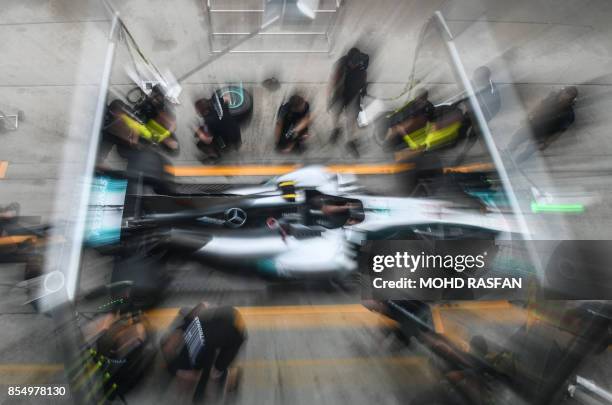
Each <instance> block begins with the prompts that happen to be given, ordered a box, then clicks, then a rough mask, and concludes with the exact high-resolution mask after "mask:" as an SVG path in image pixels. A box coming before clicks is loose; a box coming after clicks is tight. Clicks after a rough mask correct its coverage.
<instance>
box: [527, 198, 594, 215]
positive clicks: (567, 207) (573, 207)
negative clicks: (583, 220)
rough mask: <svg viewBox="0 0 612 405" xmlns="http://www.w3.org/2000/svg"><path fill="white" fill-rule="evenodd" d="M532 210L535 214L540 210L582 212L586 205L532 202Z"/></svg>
mask: <svg viewBox="0 0 612 405" xmlns="http://www.w3.org/2000/svg"><path fill="white" fill-rule="evenodd" d="M531 212H533V213H534V214H537V213H540V212H560V213H582V212H584V205H582V204H546V203H538V202H535V201H534V202H532V203H531Z"/></svg>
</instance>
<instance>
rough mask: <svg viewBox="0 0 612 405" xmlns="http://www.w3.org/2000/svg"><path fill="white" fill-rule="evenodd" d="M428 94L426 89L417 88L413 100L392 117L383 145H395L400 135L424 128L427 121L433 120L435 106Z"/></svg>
mask: <svg viewBox="0 0 612 405" xmlns="http://www.w3.org/2000/svg"><path fill="white" fill-rule="evenodd" d="M428 96H429V93H428V91H427V90H425V89H421V90H419V92H418V93H417V95H416V97H415V98H414V100H413V101H411V102H410V103H408V105H407V106H406V107H404V108H402V110H401V111H400V112H399V115H398V117H397V118H395V117H394V119H393V121H392V122H390V123H389V124H390V125H389V129H388V130H387V134H386V136H385V145H386V146H387V147H393V146H395V145H397V143H398V141H399V140H400V138H401V137H402V136H404V135H406V134H409V133H412V132H414V131H418V130H419V129H421V128H424V127H425V126H426V125H427V122H429V121H433V119H434V113H435V107H434V105H433V104H432V103H431V102H430V101H429V100H428ZM398 121H399V122H398Z"/></svg>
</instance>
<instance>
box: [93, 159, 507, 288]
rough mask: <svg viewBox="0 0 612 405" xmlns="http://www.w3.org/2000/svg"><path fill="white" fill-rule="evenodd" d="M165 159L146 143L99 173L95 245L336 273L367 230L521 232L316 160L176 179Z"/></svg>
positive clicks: (491, 216) (253, 267) (371, 233)
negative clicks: (209, 180) (256, 175)
mask: <svg viewBox="0 0 612 405" xmlns="http://www.w3.org/2000/svg"><path fill="white" fill-rule="evenodd" d="M164 166H165V162H164V161H163V159H162V158H161V156H159V155H157V154H152V153H149V152H146V153H144V154H143V155H142V156H140V157H139V159H137V160H132V161H130V164H129V166H128V169H127V171H126V172H123V173H106V176H108V175H109V174H110V175H112V176H114V177H115V178H114V179H111V178H110V177H107V178H105V179H103V183H104V182H105V183H104V184H106V186H104V187H106V189H105V188H104V187H100V185H98V189H97V192H96V193H95V194H94V198H95V199H96V200H95V201H93V202H92V204H91V206H92V216H91V217H92V218H96V219H95V221H93V222H91V224H90V229H89V234H88V235H89V237H88V241H87V242H88V243H89V244H90V245H94V246H96V247H97V248H100V249H103V248H108V246H114V247H115V248H117V247H123V248H126V249H127V250H129V251H134V248H135V245H136V247H137V249H138V251H140V252H142V251H143V250H147V249H149V250H150V251H151V252H157V253H159V252H163V254H165V255H177V254H178V255H180V256H181V257H190V258H193V259H196V260H201V261H203V262H206V263H208V264H212V265H214V266H215V267H221V268H224V269H241V270H246V269H249V271H250V272H253V271H255V272H256V273H257V274H260V275H267V276H273V277H280V278H300V279H301V278H312V277H319V278H320V277H324V278H337V277H343V276H346V275H348V274H350V273H352V272H353V271H355V270H356V269H357V255H358V250H359V247H360V244H361V243H362V242H363V241H364V240H368V239H371V238H374V239H407V238H410V239H414V238H422V237H428V238H436V239H438V238H462V237H472V238H480V239H483V238H486V239H490V238H505V237H507V236H508V235H509V233H513V232H515V228H514V225H513V223H512V221H510V220H508V218H506V217H504V216H503V215H501V214H497V213H488V214H485V213H482V212H480V211H478V210H467V209H460V208H457V207H453V205H452V204H450V203H448V202H443V201H437V200H433V199H417V198H397V197H395V198H392V197H384V196H371V195H368V194H366V193H365V192H363V191H360V187H359V185H358V184H357V183H356V179H355V178H354V177H353V176H345V175H339V174H335V173H329V172H327V171H326V169H325V168H323V167H319V166H311V167H305V168H302V169H299V170H296V171H294V172H292V173H288V174H286V175H282V176H280V177H276V178H273V179H271V180H269V181H267V182H265V183H263V184H259V185H237V186H232V185H219V184H214V185H210V184H209V185H206V184H191V185H187V184H177V183H175V182H174V181H172V180H171V179H170V178H169V176H168V175H167V174H166V173H165V172H164V169H163V168H164ZM118 176H121V177H123V180H118V179H117V177H118ZM126 180H127V181H126ZM117 190H119V192H118V194H117ZM111 191H115V193H116V194H115V195H114V197H113V196H112V193H111ZM121 198H123V199H124V205H123V206H122V207H119V206H118V201H119V200H120V199H121ZM128 246H129V248H127V247H128Z"/></svg>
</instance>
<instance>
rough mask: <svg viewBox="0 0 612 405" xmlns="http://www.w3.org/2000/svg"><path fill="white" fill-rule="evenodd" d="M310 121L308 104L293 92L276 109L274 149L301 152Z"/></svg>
mask: <svg viewBox="0 0 612 405" xmlns="http://www.w3.org/2000/svg"><path fill="white" fill-rule="evenodd" d="M311 121H312V117H311V114H310V104H309V103H308V102H307V101H306V100H304V98H303V97H301V96H299V95H297V94H294V95H293V96H291V97H290V98H289V101H288V102H286V103H284V104H282V105H281V106H280V108H279V109H278V113H277V117H276V126H275V127H274V141H275V145H276V150H278V151H280V152H283V153H288V152H298V153H299V152H302V151H303V148H304V146H303V144H302V143H303V142H304V141H305V140H306V139H307V138H308V137H309V134H308V125H309V124H310V122H311Z"/></svg>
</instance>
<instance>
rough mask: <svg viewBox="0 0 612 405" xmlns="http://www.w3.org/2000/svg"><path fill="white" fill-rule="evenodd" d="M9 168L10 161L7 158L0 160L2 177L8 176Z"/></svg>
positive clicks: (0, 177) (0, 174)
mask: <svg viewBox="0 0 612 405" xmlns="http://www.w3.org/2000/svg"><path fill="white" fill-rule="evenodd" d="M7 169H8V162H7V161H6V160H0V179H3V178H4V177H6V171H7Z"/></svg>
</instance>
